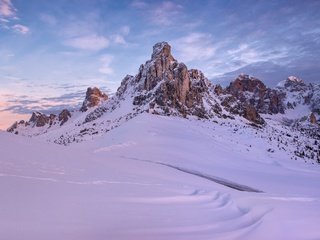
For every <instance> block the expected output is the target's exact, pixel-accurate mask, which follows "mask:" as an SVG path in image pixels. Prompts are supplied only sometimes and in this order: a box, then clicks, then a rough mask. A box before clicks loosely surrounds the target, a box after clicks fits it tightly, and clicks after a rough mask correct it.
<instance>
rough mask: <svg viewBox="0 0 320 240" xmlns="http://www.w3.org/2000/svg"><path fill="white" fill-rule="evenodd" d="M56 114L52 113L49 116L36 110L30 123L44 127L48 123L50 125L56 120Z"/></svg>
mask: <svg viewBox="0 0 320 240" xmlns="http://www.w3.org/2000/svg"><path fill="white" fill-rule="evenodd" d="M55 118H56V115H54V114H50V115H49V116H48V115H46V114H43V113H41V112H34V113H32V116H31V118H30V120H29V124H30V125H31V126H35V127H43V126H45V125H47V124H49V125H50V126H51V125H52V123H53V121H54V120H55Z"/></svg>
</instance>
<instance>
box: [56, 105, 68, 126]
mask: <svg viewBox="0 0 320 240" xmlns="http://www.w3.org/2000/svg"><path fill="white" fill-rule="evenodd" d="M69 118H71V113H70V112H69V110H68V109H63V110H62V111H61V113H60V114H59V117H58V119H59V121H60V126H62V125H63V124H64V123H65V122H67V121H68V120H69Z"/></svg>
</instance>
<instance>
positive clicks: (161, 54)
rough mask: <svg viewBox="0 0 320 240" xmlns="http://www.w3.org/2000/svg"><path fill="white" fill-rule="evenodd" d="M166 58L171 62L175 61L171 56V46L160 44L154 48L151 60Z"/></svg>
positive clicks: (164, 43)
mask: <svg viewBox="0 0 320 240" xmlns="http://www.w3.org/2000/svg"><path fill="white" fill-rule="evenodd" d="M157 58H166V59H168V60H170V61H175V59H174V58H173V56H172V55H171V46H170V45H169V43H167V42H159V43H156V44H155V45H154V46H153V52H152V56H151V59H152V60H154V59H157Z"/></svg>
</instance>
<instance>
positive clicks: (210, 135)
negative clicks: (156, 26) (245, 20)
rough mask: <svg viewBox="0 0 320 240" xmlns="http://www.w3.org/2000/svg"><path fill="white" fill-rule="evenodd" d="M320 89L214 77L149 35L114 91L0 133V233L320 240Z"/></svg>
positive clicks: (95, 93)
mask: <svg viewBox="0 0 320 240" xmlns="http://www.w3.org/2000/svg"><path fill="white" fill-rule="evenodd" d="M319 92H320V91H319V85H318V84H306V83H305V82H304V81H303V80H301V79H299V78H296V77H292V76H291V77H288V78H287V79H286V80H285V81H282V82H280V83H279V84H278V86H277V87H276V88H269V87H267V86H266V85H265V84H264V83H263V82H262V81H260V80H259V79H257V78H255V77H252V76H249V75H246V74H241V75H239V76H238V77H237V78H236V79H235V80H234V81H232V82H231V83H230V84H229V85H228V86H227V87H221V86H219V85H213V84H212V83H211V82H210V81H209V80H208V79H207V78H206V77H205V76H204V74H203V73H202V72H201V71H200V70H197V69H188V68H187V66H186V65H185V64H183V63H180V62H178V61H177V60H176V59H175V58H174V57H173V56H172V54H171V47H170V45H169V44H168V43H166V42H161V43H157V44H156V45H155V46H154V47H153V53H152V55H151V58H150V60H148V61H146V62H145V64H142V65H141V66H140V68H139V70H138V73H137V74H136V75H135V76H130V75H127V76H126V77H125V78H124V79H123V81H122V83H121V85H120V87H119V88H118V90H117V92H116V94H114V95H113V96H112V97H110V96H107V95H106V94H104V93H103V92H102V91H101V90H99V89H98V88H94V87H92V88H88V89H87V92H86V95H85V99H84V101H83V103H82V105H81V107H80V108H79V109H78V110H72V111H71V110H68V109H64V110H62V111H61V112H60V113H59V114H49V115H48V114H43V113H40V112H34V113H33V114H32V116H31V118H30V120H29V121H26V122H24V121H20V122H16V123H14V124H13V125H12V127H10V128H9V129H8V132H0V146H1V148H0V153H1V160H0V169H1V170H0V178H1V181H0V189H1V193H2V195H1V196H2V197H1V198H0V206H1V208H0V210H1V215H0V233H1V236H2V237H3V238H4V239H12V240H18V239H21V236H23V238H24V239H34V240H38V239H48V240H55V239H96V240H103V239H120V240H126V239H159V240H168V239H183V240H186V239H201V240H202V239H203V240H204V239H249V240H250V239H318V238H319V236H320V235H319V230H318V229H319V227H318V224H317V223H318V220H319V211H320V193H319V188H320V172H319V165H318V164H317V162H320V145H319V142H320V134H319V133H320V131H319ZM54 143H57V144H54ZM17 226H19V227H18V228H17ZM288 229H290V231H288Z"/></svg>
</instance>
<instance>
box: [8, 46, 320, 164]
mask: <svg viewBox="0 0 320 240" xmlns="http://www.w3.org/2000/svg"><path fill="white" fill-rule="evenodd" d="M319 111H320V87H319V85H317V84H309V85H306V84H305V83H304V82H303V81H302V80H298V79H297V78H294V77H289V78H288V79H287V80H286V81H284V82H282V83H281V84H279V85H278V87H277V88H276V89H270V88H268V87H266V86H265V84H264V83H263V82H261V81H260V80H259V79H256V78H254V77H251V76H249V75H246V74H241V75H239V76H238V77H237V78H236V79H235V80H234V81H233V82H231V83H230V85H229V86H228V87H227V88H225V89H223V88H222V87H221V86H219V85H216V86H213V85H212V84H211V83H210V81H208V79H207V78H206V77H205V76H204V75H203V73H202V72H201V71H200V70H197V69H190V70H188V68H187V67H186V66H185V65H184V64H183V63H180V62H178V61H177V60H176V59H175V58H174V57H173V56H172V55H171V47H170V45H169V44H168V43H166V42H160V43H157V44H156V45H155V46H154V47H153V53H152V55H151V59H150V60H148V61H146V63H145V64H143V65H141V66H140V68H139V71H138V74H137V75H136V76H130V75H128V76H126V77H125V78H124V79H123V81H122V83H121V86H120V87H119V88H118V90H117V92H116V94H115V95H114V96H113V97H110V98H108V96H106V95H105V94H103V93H102V92H101V91H100V90H99V89H97V88H89V89H88V90H87V94H86V98H85V100H84V102H83V105H82V107H81V109H79V110H78V111H73V112H69V111H68V110H66V109H65V110H63V111H62V112H61V113H60V114H59V115H58V116H55V115H53V114H51V115H49V116H47V115H45V114H42V113H34V114H33V115H32V117H31V119H30V120H29V121H28V122H19V123H15V124H14V125H13V126H12V127H11V128H9V129H8V131H9V132H12V133H15V134H20V135H23V136H29V137H37V138H39V139H44V140H46V141H49V142H55V143H59V144H65V145H68V144H70V143H77V142H81V141H83V140H86V139H92V138H95V137H96V136H101V135H104V134H106V132H109V131H111V130H113V129H114V128H117V127H119V126H121V125H122V124H123V123H125V122H127V121H129V120H130V119H132V118H134V117H136V116H138V115H140V114H142V113H145V112H148V113H151V114H154V115H162V116H178V117H183V118H188V119H191V120H192V119H199V120H205V121H208V122H211V123H212V124H222V123H224V122H225V123H229V122H230V121H231V122H232V124H233V125H234V126H238V127H243V126H246V124H247V126H251V127H253V128H261V127H262V128H263V129H264V130H263V131H262V130H261V131H260V130H259V134H262V135H261V137H263V138H270V141H271V140H272V139H276V142H277V144H278V146H277V147H278V148H281V146H282V145H283V144H285V145H287V144H291V145H293V146H295V147H296V148H295V149H294V150H292V151H291V150H288V151H289V153H291V154H292V155H291V156H290V157H291V158H296V157H299V158H303V159H305V158H306V159H307V160H306V161H308V160H309V159H311V160H313V161H315V162H317V161H318V162H320V152H319V147H318V141H320V134H319V131H320V130H319ZM229 120H230V121H229ZM270 129H271V130H270ZM251 130H252V129H251ZM248 131H249V130H248ZM289 132H290V134H289ZM284 133H288V134H287V135H284ZM282 138H286V139H287V140H282ZM285 145H284V146H283V147H282V149H283V150H284V151H287V150H286V149H288V148H287V147H286V146H285ZM271 148H272V146H271V145H270V149H271ZM290 149H291V148H290ZM270 151H271V150H270Z"/></svg>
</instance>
